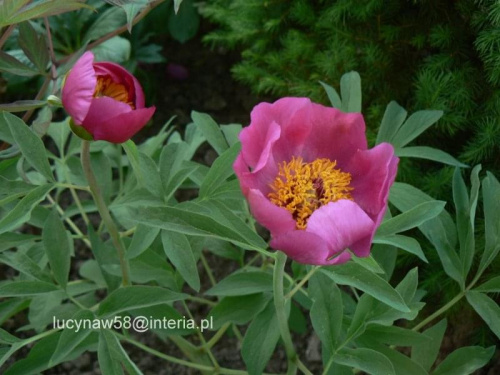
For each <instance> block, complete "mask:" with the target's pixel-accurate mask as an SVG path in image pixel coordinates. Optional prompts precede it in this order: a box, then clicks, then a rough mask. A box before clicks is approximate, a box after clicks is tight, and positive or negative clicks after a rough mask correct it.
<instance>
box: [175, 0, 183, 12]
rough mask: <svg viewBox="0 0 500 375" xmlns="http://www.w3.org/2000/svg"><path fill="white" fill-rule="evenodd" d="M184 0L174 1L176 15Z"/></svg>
mask: <svg viewBox="0 0 500 375" xmlns="http://www.w3.org/2000/svg"><path fill="white" fill-rule="evenodd" d="M182 1H183V0H174V10H175V13H178V12H179V7H180V6H181V4H182Z"/></svg>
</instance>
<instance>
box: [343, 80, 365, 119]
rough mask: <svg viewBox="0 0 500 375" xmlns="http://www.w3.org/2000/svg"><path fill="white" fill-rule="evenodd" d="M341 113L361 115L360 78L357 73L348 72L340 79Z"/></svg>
mask: <svg viewBox="0 0 500 375" xmlns="http://www.w3.org/2000/svg"><path fill="white" fill-rule="evenodd" d="M340 94H341V95H342V106H341V108H340V109H341V110H342V111H343V112H356V113H361V78H360V76H359V74H358V73H357V72H349V73H346V74H344V75H343V76H342V78H341V79H340Z"/></svg>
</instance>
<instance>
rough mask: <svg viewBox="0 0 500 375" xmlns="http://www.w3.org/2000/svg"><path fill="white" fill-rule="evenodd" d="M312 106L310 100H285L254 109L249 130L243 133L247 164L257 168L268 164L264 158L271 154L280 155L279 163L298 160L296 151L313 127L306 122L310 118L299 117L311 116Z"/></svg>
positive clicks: (241, 135) (261, 105)
mask: <svg viewBox="0 0 500 375" xmlns="http://www.w3.org/2000/svg"><path fill="white" fill-rule="evenodd" d="M310 104H311V101H310V100H309V99H307V98H283V99H280V100H278V101H276V102H275V103H272V104H269V103H260V104H258V105H257V106H255V108H254V109H253V110H252V113H251V122H250V126H248V127H247V128H245V129H243V131H242V132H241V133H240V140H241V143H242V152H243V155H244V158H245V162H246V163H247V164H248V165H249V166H250V167H252V168H257V165H258V164H259V161H262V160H265V159H262V154H263V153H264V152H266V153H267V155H268V154H269V151H271V152H273V153H275V152H276V153H277V155H278V160H277V161H278V162H280V161H282V160H286V159H290V158H291V157H292V156H293V155H295V156H296V155H297V154H296V153H295V151H297V150H296V148H297V147H299V146H300V145H301V144H302V143H303V142H304V140H305V139H306V137H307V134H308V133H309V131H310V127H311V124H310V122H309V121H305V120H306V119H307V118H306V117H307V116H304V115H298V114H299V113H302V112H304V111H305V112H308V110H309V106H310ZM278 140H279V142H278ZM276 142H278V143H279V144H276ZM267 155H266V156H267ZM261 166H262V163H260V164H259V167H261Z"/></svg>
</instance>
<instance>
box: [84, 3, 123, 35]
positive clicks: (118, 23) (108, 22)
mask: <svg viewBox="0 0 500 375" xmlns="http://www.w3.org/2000/svg"><path fill="white" fill-rule="evenodd" d="M126 23H127V16H126V14H125V13H124V12H123V10H122V9H120V8H118V7H111V8H108V9H107V10H105V11H104V12H103V13H101V14H100V15H99V17H98V18H97V19H96V20H95V22H94V23H93V24H92V25H91V26H90V27H89V29H88V31H87V32H86V33H85V36H84V37H83V40H82V42H83V43H85V42H91V41H93V40H97V39H99V38H100V37H102V36H104V35H106V34H108V33H111V32H113V31H114V30H116V29H118V28H120V27H122V26H123V25H125V24H126Z"/></svg>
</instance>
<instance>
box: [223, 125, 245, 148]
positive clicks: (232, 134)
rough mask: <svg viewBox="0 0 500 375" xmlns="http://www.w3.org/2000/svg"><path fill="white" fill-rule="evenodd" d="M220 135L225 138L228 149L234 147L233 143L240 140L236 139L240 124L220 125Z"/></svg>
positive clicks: (240, 127) (239, 131)
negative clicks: (222, 134)
mask: <svg viewBox="0 0 500 375" xmlns="http://www.w3.org/2000/svg"><path fill="white" fill-rule="evenodd" d="M220 128H221V130H222V133H224V137H225V138H226V141H227V143H228V144H229V147H232V146H234V144H235V143H238V142H239V141H240V140H239V139H238V136H239V134H240V133H241V129H242V126H241V125H240V124H228V125H221V127H220Z"/></svg>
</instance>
